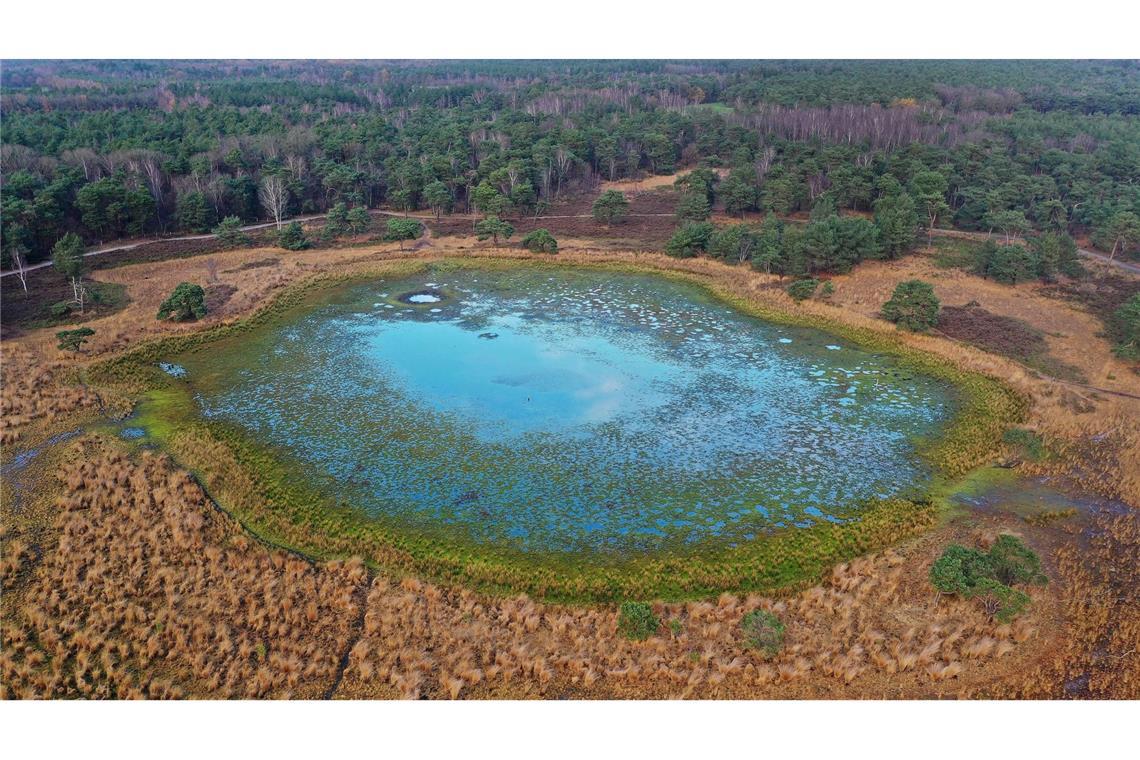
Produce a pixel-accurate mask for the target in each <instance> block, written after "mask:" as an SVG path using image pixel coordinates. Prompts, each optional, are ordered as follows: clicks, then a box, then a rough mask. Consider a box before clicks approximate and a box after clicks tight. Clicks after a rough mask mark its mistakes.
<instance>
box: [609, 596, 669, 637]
mask: <svg viewBox="0 0 1140 760" xmlns="http://www.w3.org/2000/svg"><path fill="white" fill-rule="evenodd" d="M660 626H661V621H660V620H658V619H657V616H656V615H654V614H653V605H651V604H648V603H646V602H623V603H622V605H621V607H620V608H619V609H618V632H619V633H621V635H622V636H625V637H626V638H627V639H632V640H634V641H643V640H645V639H647V638H649V637H650V636H652V635H653V634H655V633H657V629H658V628H659V627H660Z"/></svg>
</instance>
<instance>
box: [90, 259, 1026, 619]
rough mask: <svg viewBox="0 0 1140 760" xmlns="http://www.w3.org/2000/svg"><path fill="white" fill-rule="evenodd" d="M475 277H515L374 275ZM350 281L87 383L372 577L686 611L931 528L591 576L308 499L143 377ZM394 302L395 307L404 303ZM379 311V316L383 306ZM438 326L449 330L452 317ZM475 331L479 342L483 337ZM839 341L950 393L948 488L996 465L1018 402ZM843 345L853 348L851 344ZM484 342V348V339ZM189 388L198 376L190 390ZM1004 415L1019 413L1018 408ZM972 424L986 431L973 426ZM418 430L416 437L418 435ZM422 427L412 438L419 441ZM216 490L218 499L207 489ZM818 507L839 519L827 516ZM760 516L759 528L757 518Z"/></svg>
mask: <svg viewBox="0 0 1140 760" xmlns="http://www.w3.org/2000/svg"><path fill="white" fill-rule="evenodd" d="M473 268H474V269H478V270H483V269H488V268H491V269H505V270H508V271H513V270H514V269H515V268H517V265H514V264H510V263H505V262H504V263H501V264H500V263H499V262H495V261H488V260H481V261H478V262H463V261H443V262H435V263H433V264H430V265H425V264H422V263H419V262H398V263H395V264H387V265H385V266H384V267H382V268H381V269H380V270H378V271H389V272H391V273H392V276H400V275H403V276H406V275H408V274H409V273H412V272H417V271H418V272H429V273H431V274H429V275H428V276H424V275H422V274H421V275H420V276H421V277H422V279H421V280H420V281H419V282H420V285H421V286H422V284H423V282H443V281H447V277H446V276H445V275H451V274H453V273H464V272H468V271H469V270H471V269H473ZM526 269H527V270H528V271H533V272H535V273H536V274H535V275H534V276H536V277H537V276H538V274H541V273H546V275H547V276H550V275H551V274H553V273H557V272H560V271H564V270H561V269H559V268H557V267H541V266H534V265H527V267H526ZM615 270H616V271H627V270H628V267H605V268H599V269H598V270H597V271H615ZM362 279H363V277H361V278H358V279H357V280H356V282H358V283H361V281H362ZM670 279H675V280H677V281H679V282H691V278H688V277H682V276H671V277H670ZM343 281H344V280H343V278H340V279H337V278H327V277H326V278H315V279H312V280H309V281H307V282H305V283H304V284H302V285H300V286H296V287H294V288H291V289H289V290H287V291H285V292H284V294H283V295H282V296H280V297H279V298H277V299H276V300H274V301H273V302H271V303H270V304H268V305H267V307H266V308H265V309H263V310H262V311H261V312H259V313H258V314H256V315H255V316H254V317H252V318H250V319H248V320H246V321H245V322H239V323H234V324H228V325H224V326H219V327H217V328H214V329H211V330H208V331H203V332H201V333H196V334H192V335H183V336H178V337H175V338H171V339H167V340H164V341H158V342H155V343H152V344H148V345H146V346H144V347H142V348H141V349H139V350H137V351H135V352H133V353H132V354H129V355H126V356H123V357H119V358H116V359H113V360H111V361H109V362H106V363H104V364H103V365H100V366H98V367H95V368H93V369H92V371H91V373H90V374H91V376H92V377H93V378H97V379H99V381H100V382H102V383H106V384H108V385H113V386H116V387H119V388H130V387H133V388H136V389H139V390H142V389H145V388H155V387H162V388H165V390H163V391H161V393H159V392H157V391H155V392H151V393H150V395H149V396H148V398H150V399H151V400H152V401H154V403H153V404H150V403H148V404H144V406H143V410H144V414H143V422H144V424H146V426H147V427H148V430H149V431H150V432H151V433H152V436H153V438H154V439H155V440H158V441H159V442H160V443H162V445H164V446H167V447H168V448H170V450H171V451H172V452H174V453H175V454H176V455H177V456H178V457H179V458H180V459H181V460H182V461H186V462H189V463H192V464H193V465H194V466H195V467H196V468H199V471H200V473H201V475H202V477H204V478H205V479H206V482H207V483H215V482H216V484H217V490H216V491H215V493H216V495H217V496H218V498H219V499H221V501H222V502H223V503H225V504H226V505H227V508H229V509H232V510H233V511H234V512H235V514H238V515H240V516H241V518H242V519H243V521H244V522H246V523H247V524H250V525H252V526H255V528H256V530H257V531H258V532H259V533H260V534H262V535H264V536H266V537H270V538H272V539H273V540H274V541H277V542H279V543H283V544H285V545H289V546H294V547H297V548H300V549H303V550H304V551H306V552H308V553H310V554H313V555H315V556H322V557H336V556H348V555H350V554H360V555H361V556H365V557H367V558H368V559H369V561H370V562H373V563H376V565H377V566H383V567H392V568H403V569H405V570H410V571H413V572H416V573H418V574H423V575H427V576H430V577H435V578H450V579H456V580H462V581H463V582H465V583H469V584H471V585H474V586H476V587H480V588H485V589H487V590H495V591H520V590H525V591H527V592H528V593H532V594H535V595H537V596H543V597H547V598H551V599H566V600H598V601H615V600H618V599H621V598H623V597H625V598H628V597H630V596H634V597H638V596H640V597H642V598H646V597H660V598H683V597H692V596H698V595H700V594H704V593H713V592H716V591H719V590H721V589H724V588H740V589H753V590H758V591H764V590H775V589H778V588H786V587H789V586H792V587H795V586H801V585H802V584H804V583H806V582H810V580H811V579H812V578H813V577H818V576H819V574H820V573H822V572H824V571H825V570H826V568H827V567H828V566H829V565H830V564H831V563H833V562H835V561H837V560H839V559H844V558H848V557H851V556H854V555H855V554H857V553H859V552H862V551H867V550H870V549H873V548H875V547H877V546H882V545H884V544H885V543H891V542H894V541H898V540H899V539H901V538H902V537H904V536H907V535H912V534H913V533H914V532H917V531H920V530H923V529H925V528H926V527H927V526H929V525H930V524H931V523H932V521H933V514H934V513H933V510H932V508H931V507H930V506H929V505H923V504H916V503H915V502H913V501H910V500H908V499H887V500H886V501H883V502H881V503H879V502H877V501H876V500H875V499H871V500H870V501H868V502H862V503H859V504H852V505H850V508H852V509H854V510H856V511H855V512H852V513H851V514H856V513H857V514H858V515H859V518H858V519H857V520H851V521H849V522H846V523H844V522H843V521H842V520H840V522H833V521H830V520H827V519H819V516H816V517H815V518H814V519H812V521H811V523H808V524H807V527H800V528H797V529H795V530H783V529H780V528H779V526H774V527H776V530H775V531H767V532H764V533H763V535H762V536H761V534H760V533H757V536H758V539H759V540H747V541H744V542H743V543H741V542H740V541H739V540H737V541H735V542H736V543H738V546H735V547H733V546H731V544H732V543H733V542H734V540H733V539H732V538H731V537H730V536H726V537H724V538H723V539H722V540H721V541H720V542H719V544H720V545H719V546H710V547H708V548H701V549H699V550H697V551H687V552H680V551H679V552H673V553H672V556H671V557H668V558H666V557H665V556H661V557H644V556H637V555H635V556H632V557H628V558H621V559H619V558H616V557H615V558H614V560H611V561H606V562H595V563H590V566H588V567H584V566H582V563H575V562H572V561H560V560H557V558H553V559H552V558H550V557H545V558H542V560H543V561H538V560H537V558H536V557H534V556H528V555H527V554H526V553H521V554H520V553H519V551H518V550H517V549H513V550H512V549H510V548H508V546H507V545H504V546H502V547H498V548H497V547H496V546H493V545H489V544H483V545H480V546H476V547H473V546H472V545H471V542H470V541H456V540H455V539H454V538H452V539H444V538H441V537H440V535H439V534H436V535H434V536H433V535H424V534H422V533H421V534H419V535H417V534H416V532H415V531H408V530H407V529H406V527H405V528H399V527H398V526H393V525H384V524H382V523H381V522H379V521H376V520H373V519H368V517H367V516H366V515H362V514H361V512H360V511H359V510H354V509H353V508H352V506H351V502H349V503H345V502H342V501H338V500H336V499H330V498H329V497H328V496H327V495H325V494H322V493H321V491H320V490H314V489H313V488H312V484H311V483H308V484H307V483H304V482H302V481H300V480H298V478H297V474H296V473H297V469H296V465H297V462H296V461H288V460H289V457H288V456H287V455H285V452H283V451H282V450H280V449H276V450H274V451H269V450H266V449H265V448H264V444H260V443H258V442H257V441H255V440H253V439H251V437H250V436H249V434H248V432H245V431H242V430H241V429H239V428H237V427H236V426H234V425H233V424H225V423H223V421H220V420H217V419H214V420H210V421H208V422H207V423H204V422H203V421H202V420H201V419H198V418H197V415H196V413H195V411H194V408H193V405H192V404H189V403H187V401H188V399H187V397H186V393H185V386H182V385H178V384H171V383H170V382H169V380H167V381H165V382H164V381H162V380H160V379H158V378H157V377H156V376H155V374H154V373H153V371H148V370H147V366H150V367H153V366H154V363H155V362H157V361H160V360H165V359H166V358H167V357H172V356H181V355H183V354H187V353H194V352H195V351H197V350H199V349H205V347H206V346H207V345H209V346H211V349H210V350H211V351H212V350H213V348H212V347H213V346H215V345H216V344H217V341H218V340H222V339H225V338H227V337H236V336H238V335H246V334H248V333H249V331H251V330H255V329H257V328H258V327H259V326H262V325H275V324H279V323H280V320H281V319H283V318H284V319H286V320H288V319H291V318H292V317H291V315H292V314H295V313H296V311H295V309H296V308H301V309H303V310H311V309H312V306H311V304H314V303H317V304H320V303H327V300H326V299H327V296H324V295H323V293H324V292H325V291H327V286H328V284H335V283H337V282H343ZM365 285H366V283H362V285H359V286H353V287H362V286H365ZM389 292H390V294H394V293H396V292H397V291H395V290H392V291H389ZM715 295H716V296H718V297H720V298H723V299H724V300H728V301H729V302H730V304H731V305H732V306H735V307H737V308H740V309H742V310H744V311H746V312H748V313H754V314H757V316H761V317H764V318H766V319H769V318H771V321H774V322H775V323H776V326H777V327H780V326H781V325H787V328H792V327H794V326H796V323H800V322H807V323H809V324H811V323H815V324H812V326H816V325H818V326H821V327H832V325H830V324H826V325H825V324H820V323H817V322H816V321H815V319H814V318H811V317H805V316H803V315H794V317H790V316H789V315H783V314H780V313H779V312H775V313H768V312H767V311H765V310H764V309H763V308H760V307H758V306H757V305H756V304H753V303H750V302H742V301H740V300H739V299H738V298H735V297H733V296H732V295H731V294H728V293H723V292H716V293H715ZM370 303H371V302H370ZM375 303H382V299H381V300H379V301H375ZM432 306H433V308H435V307H436V305H432ZM381 308H382V307H381ZM388 311H391V310H388ZM426 318H427V317H425V319H426ZM436 318H446V314H444V317H436ZM473 328H474V329H475V330H481V328H479V327H478V325H477V324H476V325H473ZM787 328H785V329H787ZM834 332H837V333H839V334H840V335H841V336H842V337H845V338H847V339H848V340H851V341H852V343H855V344H856V345H869V347H871V348H872V349H873V350H875V351H877V352H879V353H881V354H885V355H887V356H898V357H899V358H898V359H897V361H899V366H900V368H906V369H907V370H908V371H910V372H913V373H929V374H932V375H935V376H936V377H938V378H939V379H940V380H949V381H951V382H952V383H953V384H954V386H955V400H956V404H957V408H958V409H959V413H958V415H957V416H955V417H953V418H952V419H951V420H950V421H949V423H948V425H947V426H945V427H944V428H943V431H942V436H941V438H940V439H938V440H934V441H929V442H927V441H925V440H924V441H920V442H919V444H920V446H919V454H920V455H921V456H922V457H923V458H924V459H925V460H926V461H928V462H930V464H931V465H932V466H933V467H935V468H936V470H939V471H943V472H947V473H949V474H953V473H954V472H955V471H956V470H958V471H960V470H962V469H964V468H968V467H969V466H972V465H973V464H976V463H977V461H978V459H979V458H980V457H983V456H988V455H989V452H991V451H993V447H994V441H995V439H996V438H998V437H1000V430H1001V426H1003V425H1004V424H1005V423H1003V422H1002V420H1007V419H1009V418H1010V417H1011V416H1014V415H1016V414H1018V413H1019V409H1020V408H1021V407H1020V406H1019V405H1018V403H1016V400H1017V397H1016V396H1013V395H1011V394H1007V393H1006V392H1005V391H1004V390H1003V389H1002V386H1000V385H999V384H997V383H996V382H994V381H990V380H988V379H986V378H981V377H980V376H976V375H971V374H969V373H962V372H959V371H957V370H955V369H953V368H952V367H950V366H949V365H947V364H943V363H941V362H940V361H938V360H933V359H931V358H930V357H928V356H927V355H925V354H921V353H919V352H915V351H912V350H910V349H905V348H903V347H901V346H899V345H897V344H894V343H892V342H891V341H890V340H889V338H886V336H878V335H875V334H870V335H868V334H865V332H863V331H859V330H843V329H836V330H834ZM845 332H847V333H850V334H849V335H844V333H845ZM482 334H484V333H483V332H481V331H480V332H477V333H475V334H474V335H473V336H472V337H473V338H476V339H477V336H478V335H482ZM832 340H834V339H832ZM477 342H484V343H485V342H486V341H478V339H477ZM830 345H832V344H831V342H830V341H828V342H827V344H826V345H825V346H821V347H820V348H821V353H822V354H823V355H826V356H830V355H831V354H833V353H834V354H835V355H837V356H842V355H843V354H844V353H845V351H844V352H839V351H836V352H831V351H830V350H829V349H828V348H827V346H830ZM846 350H849V349H846ZM193 375H194V373H191V380H192V381H193V379H194V376H193ZM1010 401H1014V402H1015V403H1013V404H1010V403H1009V402H1010ZM975 418H977V420H980V422H977V424H969V423H971V422H974V421H975ZM432 419H433V423H432V427H430V428H427V429H425V432H430V433H433V434H434V433H436V432H437V431H438V430H439V429H440V427H439V426H438V425H437V424H436V423H437V422H438V417H432ZM416 426H418V427H422V425H419V422H418V421H417V423H416ZM414 427H415V426H413V427H409V428H408V429H409V430H410V431H411V432H412V433H413V434H416V433H417V431H416V430H415V429H414ZM959 439H961V440H959ZM947 444H950V445H949V446H948V445H947ZM947 449H950V450H949V451H947ZM207 452H208V453H207ZM349 474H350V475H351V473H349ZM364 479H367V478H364ZM211 488H212V489H213V488H215V486H214V485H211ZM476 490H478V489H473V488H462V489H456V492H455V497H454V498H455V501H456V502H458V504H453V505H452V508H454V509H467V510H469V511H474V512H475V513H476V514H477V513H478V512H477V509H478V507H477V506H476V505H477V504H478V501H479V500H477V499H475V498H463V497H465V496H471V492H472V491H476ZM480 498H482V496H481V493H480ZM267 502H268V503H270V504H272V505H273V506H272V508H269V507H268V506H267ZM824 506H827V507H828V508H833V507H834V505H833V504H827V503H826V502H825V504H824ZM833 514H834V513H833ZM756 515H757V516H758V517H764V515H762V513H759V512H758V513H756ZM809 516H810V513H809ZM752 519H756V517H753V518H752ZM777 520H778V518H777ZM801 522H802V521H801ZM722 530H723V528H722ZM742 533H743V531H742V532H741V534H737V535H742ZM745 560H747V563H745Z"/></svg>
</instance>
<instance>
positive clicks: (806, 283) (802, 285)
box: [788, 277, 819, 301]
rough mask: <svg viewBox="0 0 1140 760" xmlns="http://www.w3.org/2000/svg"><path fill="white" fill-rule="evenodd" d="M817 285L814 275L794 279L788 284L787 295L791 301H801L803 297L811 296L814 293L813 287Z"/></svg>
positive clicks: (817, 281)
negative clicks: (802, 278)
mask: <svg viewBox="0 0 1140 760" xmlns="http://www.w3.org/2000/svg"><path fill="white" fill-rule="evenodd" d="M818 287H819V280H817V279H815V278H814V277H808V278H807V279H804V280H796V281H795V282H793V283H792V284H791V285H789V286H788V295H790V296H791V297H792V300H793V301H802V300H804V299H805V298H811V297H812V296H813V295H814V294H815V289H816V288H818Z"/></svg>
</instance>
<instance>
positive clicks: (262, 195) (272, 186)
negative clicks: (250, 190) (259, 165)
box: [257, 174, 289, 229]
mask: <svg viewBox="0 0 1140 760" xmlns="http://www.w3.org/2000/svg"><path fill="white" fill-rule="evenodd" d="M257 197H258V200H260V201H261V205H262V207H263V208H264V209H265V211H266V212H267V213H268V214H269V215H270V216H272V217H273V221H274V222H276V223H277V229H281V220H282V219H283V218H284V216H285V206H286V204H288V202H289V188H287V187H286V186H285V180H283V179H282V178H281V177H279V176H278V175H276V174H269V175H266V176H264V177H262V178H261V185H260V186H259V187H258V189H257Z"/></svg>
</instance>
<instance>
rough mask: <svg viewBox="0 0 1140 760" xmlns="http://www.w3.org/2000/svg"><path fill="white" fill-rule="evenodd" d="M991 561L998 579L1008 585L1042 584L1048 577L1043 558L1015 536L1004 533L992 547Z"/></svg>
mask: <svg viewBox="0 0 1140 760" xmlns="http://www.w3.org/2000/svg"><path fill="white" fill-rule="evenodd" d="M989 558H990V563H991V564H992V565H993V569H994V575H995V576H996V578H997V580H998V581H1000V582H1001V583H1004V584H1006V585H1007V586H1012V585H1013V584H1015V583H1030V584H1033V585H1035V586H1042V585H1044V584H1045V583H1047V582H1048V580H1049V579H1048V578H1046V577H1045V574H1044V573H1043V572H1041V558H1040V557H1038V556H1037V553H1036V552H1035V551H1033V550H1032V549H1030V548H1029V547H1028V546H1026V545H1025V544H1023V543H1022V542H1021V541H1020V540H1018V539H1017V537H1015V536H1011V535H1009V534H1008V533H1003V534H1001V535H1000V536H998V539H997V541H995V542H994V545H993V546H992V547H990V552H989Z"/></svg>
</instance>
